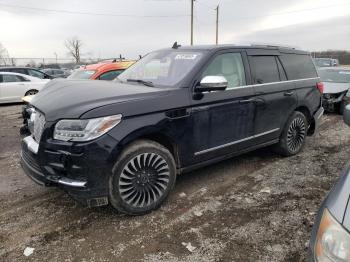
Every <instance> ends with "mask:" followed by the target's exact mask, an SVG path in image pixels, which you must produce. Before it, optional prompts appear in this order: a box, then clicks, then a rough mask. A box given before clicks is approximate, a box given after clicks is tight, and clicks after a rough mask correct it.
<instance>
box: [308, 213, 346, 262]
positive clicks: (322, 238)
mask: <svg viewBox="0 0 350 262" xmlns="http://www.w3.org/2000/svg"><path fill="white" fill-rule="evenodd" d="M315 256H316V259H317V261H318V262H333V261H339V262H346V261H350V234H349V233H348V232H347V231H346V230H345V229H344V228H343V227H342V225H340V224H339V223H338V222H337V221H336V220H335V219H334V218H333V216H332V215H331V214H330V213H329V211H328V210H327V209H325V210H324V212H323V215H322V219H321V223H320V227H319V229H318V233H317V238H316V247H315Z"/></svg>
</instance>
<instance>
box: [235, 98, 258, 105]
mask: <svg viewBox="0 0 350 262" xmlns="http://www.w3.org/2000/svg"><path fill="white" fill-rule="evenodd" d="M254 101H255V99H246V100H239V101H238V103H240V104H248V103H252V102H254Z"/></svg>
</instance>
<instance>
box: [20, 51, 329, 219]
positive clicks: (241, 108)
mask: <svg viewBox="0 0 350 262" xmlns="http://www.w3.org/2000/svg"><path fill="white" fill-rule="evenodd" d="M50 85H51V86H50ZM321 92H322V84H320V83H319V77H318V75H317V72H316V69H315V66H314V64H313V62H312V60H311V57H310V55H309V53H307V52H304V51H299V50H295V49H292V48H282V47H274V46H233V45H232V46H231V45H228V46H197V47H178V46H174V47H173V48H169V49H163V50H159V51H155V52H152V53H150V54H148V55H147V56H145V57H144V58H142V59H141V60H139V61H138V62H137V63H136V64H134V65H133V66H131V67H130V68H129V69H127V70H126V71H125V72H123V73H122V74H121V75H119V77H118V80H116V81H113V82H107V81H101V82H96V81H87V80H82V81H80V80H79V81H77V80H75V81H71V80H66V81H64V80H63V81H59V82H55V81H54V82H51V83H50V84H48V86H47V87H46V88H45V89H43V90H42V91H41V92H40V93H38V94H37V95H36V96H35V97H34V99H33V100H32V102H31V104H30V106H29V108H28V109H27V112H26V114H25V116H26V118H27V119H28V121H27V123H28V124H27V127H25V129H27V130H28V131H27V134H26V135H27V136H26V137H24V139H23V142H22V155H21V163H22V167H23V169H24V170H25V172H26V173H27V174H28V175H29V176H30V177H31V178H32V179H33V180H35V181H36V182H38V183H39V184H42V185H47V186H49V185H53V186H59V187H61V188H63V189H64V190H65V191H67V192H68V193H69V194H70V195H72V196H73V197H74V198H75V199H77V200H80V201H81V202H84V203H86V204H87V205H88V206H100V205H105V204H108V203H110V204H112V206H113V207H115V208H116V209H118V210H119V211H122V212H125V213H128V214H142V213H146V212H149V211H151V210H153V209H155V208H157V207H159V205H160V204H161V203H162V202H163V201H164V199H165V198H166V197H167V196H168V194H169V192H170V191H171V189H172V188H173V186H174V184H175V179H176V175H177V174H180V173H183V172H186V171H190V170H193V169H195V168H199V167H202V166H205V165H208V164H212V163H214V162H217V161H220V160H223V159H226V158H229V157H232V156H234V155H238V154H242V153H244V152H247V151H251V150H254V149H257V148H260V147H265V146H269V145H274V147H275V148H276V150H278V151H279V152H280V153H281V154H283V155H285V156H290V155H294V154H296V153H298V152H299V151H300V150H301V149H302V147H303V145H304V143H305V138H306V136H307V135H311V134H313V133H314V131H315V129H316V127H317V124H318V120H319V119H320V117H321V115H322V114H323V108H322V105H321Z"/></svg>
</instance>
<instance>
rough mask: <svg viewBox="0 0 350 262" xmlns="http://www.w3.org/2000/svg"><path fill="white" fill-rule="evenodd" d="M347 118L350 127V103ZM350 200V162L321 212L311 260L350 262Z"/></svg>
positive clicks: (315, 231)
mask: <svg viewBox="0 0 350 262" xmlns="http://www.w3.org/2000/svg"><path fill="white" fill-rule="evenodd" d="M343 117H344V121H345V123H346V124H347V125H349V126H350V105H348V106H347V107H346V108H345V110H344V116H343ZM349 132H350V130H349ZM349 201H350V162H349V164H348V165H347V167H346V168H345V169H344V171H343V175H342V176H341V177H340V178H339V179H338V181H337V183H336V184H335V186H334V187H333V188H332V190H331V191H330V192H329V194H328V196H327V197H326V199H325V200H324V201H323V203H322V205H321V208H320V210H319V212H318V214H317V218H316V222H315V224H314V226H313V229H312V235H311V240H310V252H309V254H310V261H317V262H333V261H339V262H347V261H350V202H349Z"/></svg>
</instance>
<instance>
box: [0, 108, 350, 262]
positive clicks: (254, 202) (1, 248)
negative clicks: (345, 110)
mask: <svg viewBox="0 0 350 262" xmlns="http://www.w3.org/2000/svg"><path fill="white" fill-rule="evenodd" d="M20 108H21V106H20V105H10V106H1V107H0V121H1V122H0V145H1V146H0V261H305V259H306V255H307V244H308V240H309V237H310V232H311V227H312V224H313V221H314V218H315V214H316V212H317V209H318V207H319V205H320V203H321V201H322V199H323V198H324V197H325V196H326V194H327V192H328V191H329V190H330V188H331V186H332V184H333V183H334V181H335V180H336V179H337V178H338V177H339V175H340V173H341V170H342V168H343V167H344V166H345V164H346V163H347V161H348V159H349V153H350V146H349V145H350V132H349V129H348V127H347V126H345V124H344V123H343V122H342V119H341V117H340V116H338V115H326V116H324V117H323V120H322V125H321V128H320V131H319V133H318V134H317V135H316V136H313V137H309V139H308V141H307V145H306V147H305V149H304V151H303V152H301V153H300V154H299V155H297V156H294V157H289V158H282V157H280V156H278V155H276V154H274V153H273V152H271V150H270V149H268V148H267V149H263V150H258V151H255V152H252V153H249V154H245V155H243V156H240V157H236V158H233V159H230V160H227V161H224V162H221V163H219V164H216V165H212V166H210V167H207V168H203V169H200V170H197V171H195V172H191V173H188V174H185V175H181V176H179V177H178V180H177V185H176V187H175V190H174V192H173V193H172V194H171V196H170V197H169V199H168V200H167V201H166V203H165V204H164V205H163V206H162V207H161V208H160V209H159V210H157V211H154V212H152V213H151V214H148V215H145V216H139V217H129V216H125V215H121V214H118V213H117V212H115V211H114V210H112V209H111V208H109V207H103V208H94V209H88V208H85V207H83V206H81V205H79V204H77V203H76V202H75V201H73V200H72V199H71V198H69V197H68V196H67V195H66V194H65V193H64V192H61V191H60V190H57V189H52V188H43V187H40V186H38V185H36V184H34V183H33V182H32V181H31V180H30V179H29V178H27V177H26V176H25V175H24V173H23V171H22V170H21V168H20V166H19V163H18V162H19V155H20V137H19V134H18V133H19V132H18V131H19V127H20V125H21V117H20ZM26 247H31V248H34V252H33V254H32V255H30V256H29V257H25V256H24V255H23V251H24V250H25V248H26Z"/></svg>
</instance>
